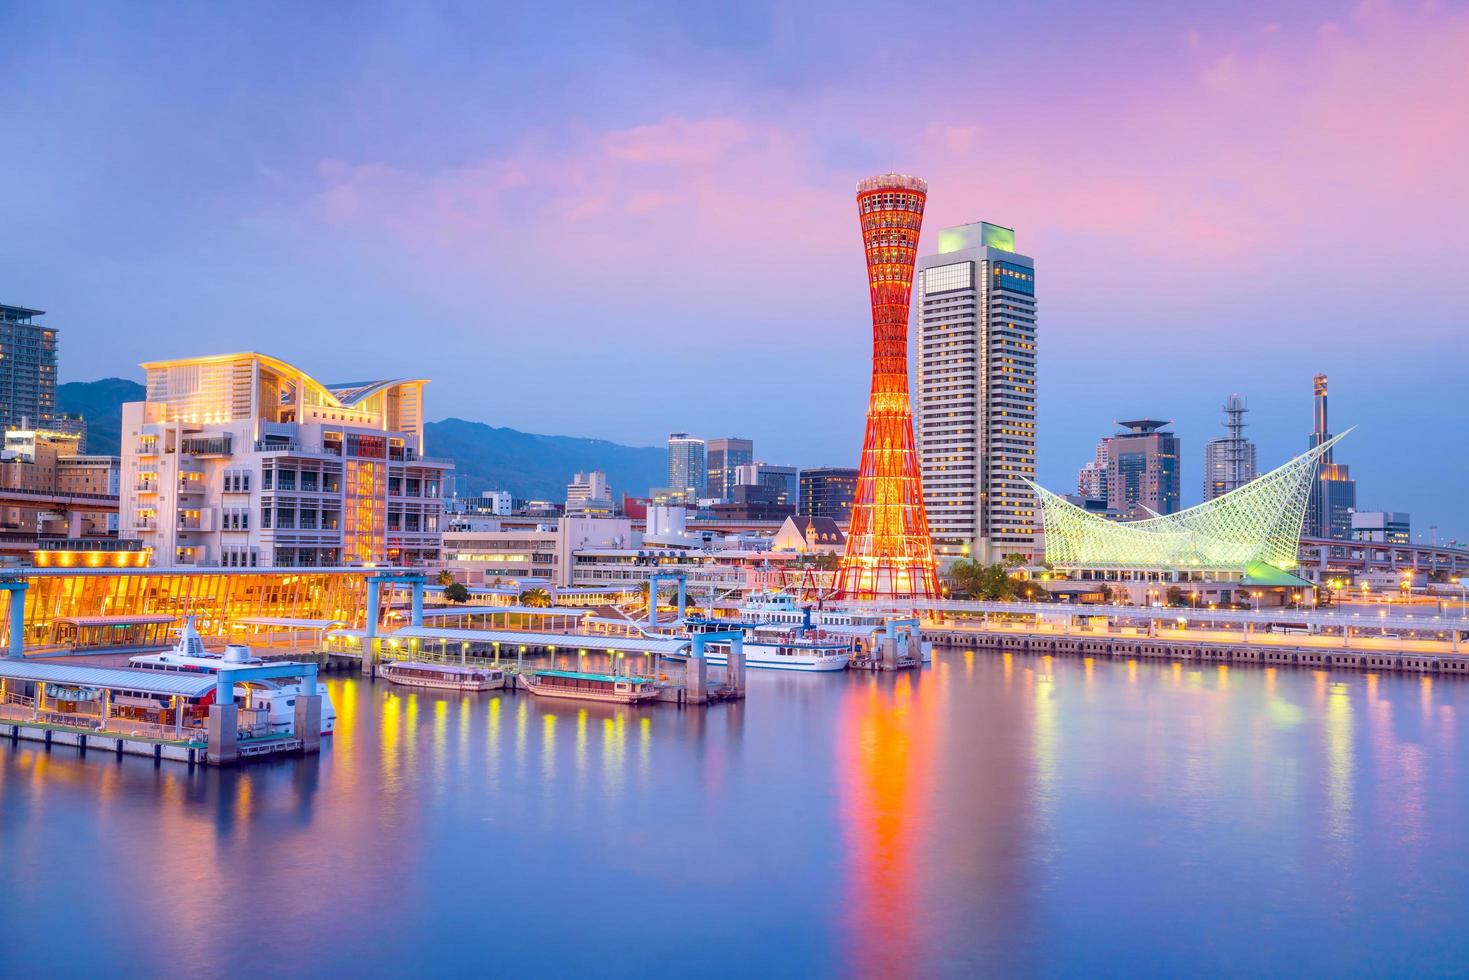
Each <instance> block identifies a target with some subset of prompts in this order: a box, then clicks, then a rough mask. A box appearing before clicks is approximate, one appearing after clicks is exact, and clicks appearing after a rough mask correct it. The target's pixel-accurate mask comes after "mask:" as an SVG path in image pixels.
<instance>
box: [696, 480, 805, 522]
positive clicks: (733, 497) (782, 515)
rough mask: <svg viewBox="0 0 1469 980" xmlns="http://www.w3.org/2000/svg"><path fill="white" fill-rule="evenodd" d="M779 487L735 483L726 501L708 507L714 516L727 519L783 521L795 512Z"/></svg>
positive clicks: (792, 505) (794, 508) (793, 506)
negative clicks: (784, 498)
mask: <svg viewBox="0 0 1469 980" xmlns="http://www.w3.org/2000/svg"><path fill="white" fill-rule="evenodd" d="M783 496H784V494H783V493H782V492H781V490H780V488H778V487H774V486H767V485H765V484H759V483H755V484H751V483H740V484H736V485H735V486H734V487H733V488H732V489H731V492H730V497H729V499H728V500H726V501H722V502H720V503H717V504H715V505H714V506H713V507H711V508H710V511H711V513H713V515H714V517H715V518H716V519H719V520H727V521H783V520H785V519H786V518H787V517H790V516H792V515H793V514H795V512H796V507H795V505H794V504H790V503H786V502H785V501H784V500H782V499H781V498H782V497H783Z"/></svg>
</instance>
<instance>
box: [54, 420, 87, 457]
mask: <svg viewBox="0 0 1469 980" xmlns="http://www.w3.org/2000/svg"><path fill="white" fill-rule="evenodd" d="M46 428H48V429H50V430H51V431H52V432H62V433H65V434H66V435H69V436H76V437H77V451H78V452H81V453H85V452H86V451H87V420H86V419H84V418H82V417H81V416H80V415H72V414H69V413H57V414H56V415H54V416H52V418H51V422H50V423H49V424H48V425H47V426H46Z"/></svg>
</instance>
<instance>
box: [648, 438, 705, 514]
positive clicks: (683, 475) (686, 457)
mask: <svg viewBox="0 0 1469 980" xmlns="http://www.w3.org/2000/svg"><path fill="white" fill-rule="evenodd" d="M708 485H709V472H708V459H707V457H706V454H705V447H704V440H703V439H696V438H694V437H693V436H691V435H689V434H688V433H687V432H671V433H669V435H668V489H669V490H670V491H671V492H673V493H677V494H680V495H682V498H683V499H684V500H685V501H687V502H688V503H690V504H693V503H695V502H697V501H698V500H699V499H700V498H701V497H703V496H704V495H705V491H706V489H707V487H708ZM654 496H656V494H655V495H654Z"/></svg>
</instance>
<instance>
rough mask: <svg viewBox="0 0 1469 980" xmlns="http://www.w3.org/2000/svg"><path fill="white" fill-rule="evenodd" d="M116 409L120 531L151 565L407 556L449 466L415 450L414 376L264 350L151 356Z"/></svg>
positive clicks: (298, 563) (437, 503)
mask: <svg viewBox="0 0 1469 980" xmlns="http://www.w3.org/2000/svg"><path fill="white" fill-rule="evenodd" d="M143 368H144V369H145V370H146V371H147V373H148V384H147V400H146V401H141V402H132V403H129V404H126V405H124V406H123V414H122V455H123V468H122V500H121V514H122V533H123V534H124V536H129V537H138V538H141V539H142V540H143V542H144V544H145V545H147V546H148V547H151V548H152V549H153V556H154V561H155V562H156V563H157V564H160V565H223V566H229V567H266V566H273V567H309V566H340V565H351V564H362V563H370V562H381V563H390V564H394V565H414V564H419V563H422V562H425V561H428V560H432V559H436V558H437V557H438V555H439V538H440V533H441V527H440V522H441V520H442V516H443V499H442V495H443V491H444V487H445V483H446V477H447V475H448V473H449V471H451V470H452V469H453V463H451V462H449V461H447V460H435V459H429V458H427V457H425V456H424V455H423V388H424V385H425V384H427V381H425V380H423V379H404V380H393V381H372V382H363V383H356V384H346V385H324V384H322V383H320V382H319V381H316V380H315V379H314V378H312V377H311V376H310V375H308V374H306V373H305V372H304V371H301V370H300V369H298V368H296V367H294V366H292V365H290V364H287V363H286V362H285V361H282V360H279V359H277V358H273V357H267V356H265V355H262V354H254V353H243V354H220V355H215V356H212V357H197V358H185V359H181V360H174V361H154V362H150V363H147V364H144V365H143Z"/></svg>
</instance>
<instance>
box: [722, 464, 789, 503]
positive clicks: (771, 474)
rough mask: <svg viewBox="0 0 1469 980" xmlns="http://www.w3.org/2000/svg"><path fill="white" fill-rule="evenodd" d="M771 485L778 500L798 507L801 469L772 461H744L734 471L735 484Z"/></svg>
mask: <svg viewBox="0 0 1469 980" xmlns="http://www.w3.org/2000/svg"><path fill="white" fill-rule="evenodd" d="M740 484H748V485H751V486H764V487H773V488H774V489H775V491H776V492H777V494H778V495H779V501H780V503H783V504H790V505H792V506H794V507H799V506H800V504H801V471H800V470H798V469H796V467H794V466H777V465H775V464H773V463H746V464H745V465H743V466H741V467H740V468H739V469H738V470H736V471H735V485H736V486H738V485H740Z"/></svg>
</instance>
